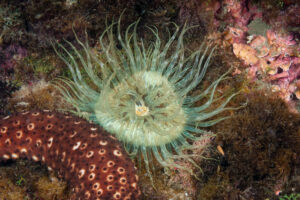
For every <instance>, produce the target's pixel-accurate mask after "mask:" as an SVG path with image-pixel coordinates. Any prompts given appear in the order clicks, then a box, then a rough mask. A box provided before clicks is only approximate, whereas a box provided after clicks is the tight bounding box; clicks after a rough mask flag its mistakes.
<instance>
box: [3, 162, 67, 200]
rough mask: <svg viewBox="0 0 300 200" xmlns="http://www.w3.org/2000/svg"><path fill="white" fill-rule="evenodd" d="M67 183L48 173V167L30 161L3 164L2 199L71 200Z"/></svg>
mask: <svg viewBox="0 0 300 200" xmlns="http://www.w3.org/2000/svg"><path fill="white" fill-rule="evenodd" d="M66 185H67V184H66V182H63V181H60V180H58V179H57V178H55V177H54V176H53V175H51V174H49V173H48V170H47V169H46V167H44V166H41V165H40V164H39V163H33V162H30V161H28V160H18V161H16V162H14V161H10V160H9V161H6V162H1V167H0V199H1V200H2V199H5V200H20V199H22V200H29V199H45V200H46V199H52V200H56V199H60V200H67V199H69V192H68V191H67V187H66Z"/></svg>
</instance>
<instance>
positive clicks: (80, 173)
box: [78, 169, 85, 179]
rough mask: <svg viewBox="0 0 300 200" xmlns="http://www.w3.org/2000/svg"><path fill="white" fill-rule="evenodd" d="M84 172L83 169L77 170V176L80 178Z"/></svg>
mask: <svg viewBox="0 0 300 200" xmlns="http://www.w3.org/2000/svg"><path fill="white" fill-rule="evenodd" d="M84 174H85V169H81V170H79V172H78V178H79V179H81V178H82V177H83V176H84Z"/></svg>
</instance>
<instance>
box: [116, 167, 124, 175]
mask: <svg viewBox="0 0 300 200" xmlns="http://www.w3.org/2000/svg"><path fill="white" fill-rule="evenodd" d="M117 172H118V173H119V174H124V173H125V169H124V168H123V167H118V169H117Z"/></svg>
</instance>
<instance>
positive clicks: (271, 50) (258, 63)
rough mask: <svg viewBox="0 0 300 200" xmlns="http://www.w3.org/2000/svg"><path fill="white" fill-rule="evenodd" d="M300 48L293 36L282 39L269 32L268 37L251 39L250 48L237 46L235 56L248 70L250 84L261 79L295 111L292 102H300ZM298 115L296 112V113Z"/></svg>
mask: <svg viewBox="0 0 300 200" xmlns="http://www.w3.org/2000/svg"><path fill="white" fill-rule="evenodd" d="M299 52H300V46H299V44H297V42H296V40H295V39H294V37H293V35H292V34H287V35H280V34H278V33H276V32H275V31H272V30H268V31H267V32H266V36H262V35H254V36H251V38H250V39H249V41H248V43H247V44H244V43H234V44H233V53H234V54H235V55H236V56H237V57H238V58H239V59H240V60H242V61H243V62H244V63H245V65H246V66H249V68H248V77H249V78H250V79H251V80H256V79H258V75H259V74H260V75H261V76H262V80H263V81H264V82H267V83H270V84H271V85H272V90H273V91H274V92H275V91H276V92H279V94H280V97H281V98H282V99H284V100H285V101H286V102H287V103H289V104H291V109H292V110H293V109H295V108H294V105H293V104H294V102H293V98H294V97H296V98H297V99H298V100H299V99H300V96H299V93H300V87H299V77H300V57H299V56H300V55H299ZM294 111H296V110H294Z"/></svg>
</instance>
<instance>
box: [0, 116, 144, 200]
mask: <svg viewBox="0 0 300 200" xmlns="http://www.w3.org/2000/svg"><path fill="white" fill-rule="evenodd" d="M0 157H1V159H2V160H7V159H18V158H27V159H31V160H33V161H40V162H42V163H44V164H46V165H47V166H48V168H49V169H53V170H57V171H58V173H59V174H60V175H61V176H62V177H63V178H64V179H65V180H67V181H68V183H69V184H70V186H71V188H73V189H74V193H73V194H72V195H71V199H72V200H73V199H74V200H75V199H76V200H84V199H91V200H98V199H122V200H126V199H128V200H129V199H138V197H139V195H140V190H139V188H138V185H137V182H138V177H137V175H136V170H135V167H134V164H133V162H132V161H131V160H130V158H129V157H128V155H127V154H126V152H125V150H124V149H123V147H122V145H121V143H120V142H119V141H117V140H116V138H114V137H113V136H111V135H110V134H109V133H107V132H106V131H105V130H103V129H102V128H101V127H99V126H97V125H94V124H91V123H89V122H88V121H86V120H84V119H81V118H79V117H75V116H72V115H69V114H62V113H58V112H50V111H36V112H24V113H17V114H14V115H11V116H7V117H4V118H3V119H1V120H0Z"/></svg>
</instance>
